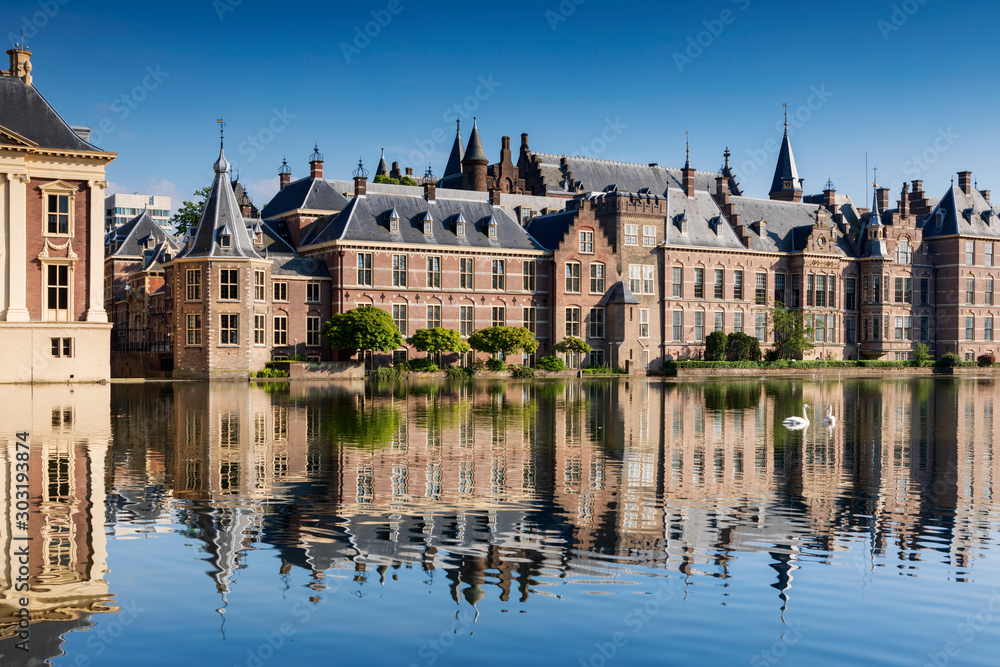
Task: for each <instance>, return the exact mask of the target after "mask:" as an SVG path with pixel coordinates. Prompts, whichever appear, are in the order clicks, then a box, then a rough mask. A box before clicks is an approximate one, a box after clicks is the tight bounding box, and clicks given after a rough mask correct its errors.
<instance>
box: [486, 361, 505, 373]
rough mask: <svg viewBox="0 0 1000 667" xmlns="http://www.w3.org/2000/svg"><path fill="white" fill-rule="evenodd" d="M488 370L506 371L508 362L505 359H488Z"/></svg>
mask: <svg viewBox="0 0 1000 667" xmlns="http://www.w3.org/2000/svg"><path fill="white" fill-rule="evenodd" d="M486 370H490V371H505V370H507V362H506V361H504V360H503V359H487V360H486Z"/></svg>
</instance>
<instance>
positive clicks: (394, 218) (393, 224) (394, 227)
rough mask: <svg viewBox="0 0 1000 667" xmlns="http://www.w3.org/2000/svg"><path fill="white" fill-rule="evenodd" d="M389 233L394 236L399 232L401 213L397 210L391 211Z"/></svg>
mask: <svg viewBox="0 0 1000 667" xmlns="http://www.w3.org/2000/svg"><path fill="white" fill-rule="evenodd" d="M389 231H390V232H393V233H394V234H395V233H397V232H399V213H397V212H396V209H392V210H391V211H389Z"/></svg>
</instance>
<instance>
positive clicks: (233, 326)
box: [219, 313, 240, 345]
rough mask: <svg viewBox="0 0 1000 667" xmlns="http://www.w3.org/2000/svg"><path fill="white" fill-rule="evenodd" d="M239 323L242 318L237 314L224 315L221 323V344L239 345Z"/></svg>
mask: <svg viewBox="0 0 1000 667" xmlns="http://www.w3.org/2000/svg"><path fill="white" fill-rule="evenodd" d="M239 322H240V316H239V315H236V314H225V313H224V314H223V315H222V316H221V317H220V322H219V344H220V345H239V344H240V341H239V329H240V327H239Z"/></svg>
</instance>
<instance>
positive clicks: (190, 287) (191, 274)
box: [185, 269, 201, 301]
mask: <svg viewBox="0 0 1000 667" xmlns="http://www.w3.org/2000/svg"><path fill="white" fill-rule="evenodd" d="M185 296H186V298H187V300H188V301H201V269H188V270H187V290H186V294H185Z"/></svg>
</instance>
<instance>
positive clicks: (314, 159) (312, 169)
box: [309, 144, 323, 178]
mask: <svg viewBox="0 0 1000 667" xmlns="http://www.w3.org/2000/svg"><path fill="white" fill-rule="evenodd" d="M309 178H323V154H322V153H320V152H319V144H316V145H315V146H314V147H313V154H312V155H310V156H309Z"/></svg>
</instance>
